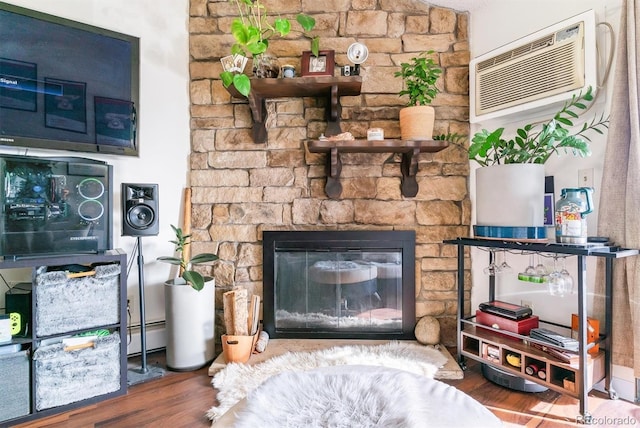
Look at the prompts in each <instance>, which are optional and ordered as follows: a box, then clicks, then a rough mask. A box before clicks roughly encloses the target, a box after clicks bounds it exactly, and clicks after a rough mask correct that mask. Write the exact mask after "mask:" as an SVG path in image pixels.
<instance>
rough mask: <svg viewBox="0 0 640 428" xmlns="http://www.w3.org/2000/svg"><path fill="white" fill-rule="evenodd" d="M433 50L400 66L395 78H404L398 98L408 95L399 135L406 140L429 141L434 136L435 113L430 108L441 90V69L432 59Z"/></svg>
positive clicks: (401, 117)
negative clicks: (438, 85) (439, 83)
mask: <svg viewBox="0 0 640 428" xmlns="http://www.w3.org/2000/svg"><path fill="white" fill-rule="evenodd" d="M434 53H435V52H434V51H432V50H430V51H427V52H422V53H421V54H420V55H418V56H416V57H413V58H411V60H410V62H403V63H401V64H400V68H401V69H400V71H397V72H396V73H395V74H394V76H395V77H401V78H402V80H403V89H402V90H401V91H400V92H399V93H398V95H399V96H403V95H408V96H409V101H408V103H407V106H406V107H404V108H403V109H401V110H400V134H401V136H402V139H403V140H430V139H431V137H432V135H433V124H434V121H435V110H434V108H433V107H431V106H430V105H429V104H431V102H432V101H433V99H434V98H435V96H436V95H437V94H438V92H439V90H438V87H437V86H436V82H437V81H438V78H439V77H440V75H441V74H442V69H441V68H440V66H439V65H438V64H436V62H435V61H434V60H433V58H432V57H431V56H432V55H433V54H434Z"/></svg>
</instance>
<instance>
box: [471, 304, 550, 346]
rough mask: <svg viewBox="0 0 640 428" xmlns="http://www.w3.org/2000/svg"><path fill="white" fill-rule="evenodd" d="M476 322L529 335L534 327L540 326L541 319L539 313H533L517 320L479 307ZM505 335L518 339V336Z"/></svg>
mask: <svg viewBox="0 0 640 428" xmlns="http://www.w3.org/2000/svg"><path fill="white" fill-rule="evenodd" d="M476 322H477V323H478V324H484V325H488V326H491V327H493V328H495V329H499V330H506V331H510V332H512V333H518V334H521V335H523V336H528V335H529V332H530V331H531V329H532V328H538V322H539V319H538V316H537V315H531V316H529V317H527V318H523V319H521V320H517V321H516V320H512V319H509V318H505V317H501V316H498V315H494V314H490V313H487V312H482V311H481V310H479V309H478V310H476ZM504 336H505V337H508V338H510V339H515V340H518V338H516V337H511V336H507V335H504Z"/></svg>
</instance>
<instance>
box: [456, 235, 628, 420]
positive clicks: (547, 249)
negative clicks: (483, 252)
mask: <svg viewBox="0 0 640 428" xmlns="http://www.w3.org/2000/svg"><path fill="white" fill-rule="evenodd" d="M444 243H445V244H452V245H457V247H458V253H457V257H458V272H457V276H458V313H457V320H458V322H457V330H458V331H457V345H458V349H457V358H458V363H459V364H460V366H461V367H462V368H463V369H465V368H466V363H465V356H467V357H471V358H474V359H476V360H478V361H481V362H482V363H485V364H489V365H492V366H496V367H501V368H503V365H502V364H501V363H495V362H491V361H488V360H487V359H485V358H482V355H481V353H478V355H474V353H473V352H466V351H465V346H467V345H465V343H463V341H464V339H465V337H466V338H469V337H471V338H472V339H471V340H475V337H476V336H475V328H476V326H477V325H478V324H477V323H475V322H474V321H473V319H474V318H475V317H465V314H464V303H465V296H464V270H465V258H464V252H465V248H466V247H482V248H487V249H505V250H512V251H514V250H515V251H518V250H521V251H522V252H523V253H549V254H556V255H571V256H576V258H577V289H578V296H577V297H578V341H579V349H578V356H579V363H578V365H577V368H576V370H575V375H576V379H575V385H576V386H577V391H575V392H574V393H573V394H571V395H573V396H576V397H577V398H578V399H579V401H580V417H581V420H582V422H583V423H589V422H590V420H591V415H590V414H589V412H588V408H587V407H588V406H587V404H588V402H587V394H588V393H589V391H590V390H591V389H592V387H593V384H595V383H596V382H598V381H599V380H600V379H594V378H593V377H591V378H590V373H591V375H593V369H592V368H589V369H587V368H588V363H589V359H588V357H589V356H588V350H589V349H590V346H593V344H588V343H587V328H588V327H587V290H586V280H585V278H586V273H587V269H586V259H587V257H600V258H603V259H604V261H605V326H604V331H601V336H600V338H599V340H598V341H597V342H596V343H597V344H599V345H600V348H601V349H604V356H603V358H604V376H603V378H604V380H605V388H606V390H607V392H608V393H609V398H611V399H616V398H617V393H616V392H615V391H614V390H613V388H612V386H611V374H612V363H611V353H610V352H609V350H610V349H611V318H612V315H611V314H612V310H613V308H612V298H611V297H612V292H613V286H612V282H613V262H614V261H615V260H617V259H621V258H624V257H631V256H636V255H638V253H639V251H638V250H636V249H628V248H621V247H617V246H605V245H602V244H587V245H584V246H580V245H567V244H556V243H543V242H512V241H501V240H493V239H475V238H457V239H452V240H445V241H444ZM495 285H496V284H495V276H494V275H490V276H489V290H488V294H489V297H488V299H489V300H490V301H491V300H495ZM501 334H502V335H504V334H507V335H508V336H512V338H515V339H516V340H518V339H520V340H522V341H525V340H526V341H531V339H530V338H529V337H528V336H521V335H518V334H515V333H508V332H504V331H501ZM499 337H500V336H498V335H497V334H496V333H493V332H491V328H490V327H486V326H483V328H482V334H478V335H477V339H478V340H479V341H480V342H479V343H481V341H483V340H487V341H489V342H495V343H496V344H497V346H503V342H504V340H502V341H501V340H500V339H499ZM512 343H513V342H512ZM504 346H507V347H509V346H510V345H509V343H508V342H507V343H506V344H504ZM526 346H527V345H520V344H518V347H516V346H515V345H512V347H515V348H516V349H519V350H520V351H521V352H523V353H524V355H525V356H527V352H528V349H529V348H527V347H526ZM467 349H468V348H467ZM508 349H511V348H508ZM531 355H534V356H535V358H544V357H542V356H540V355H538V354H537V353H536V352H533V351H532V352H531ZM532 358H533V357H532ZM549 358H550V359H551V360H552V361H553V358H552V357H549ZM592 364H594V363H593V362H592ZM556 366H559V367H560V366H561V365H560V364H559V363H557V364H556ZM512 372H514V373H516V374H517V371H514V370H512ZM523 377H524V376H523ZM527 379H528V380H533V379H529V378H527ZM601 379H602V378H601ZM534 381H535V380H534ZM537 383H540V384H543V385H546V386H549V384H548V383H547V382H540V381H537ZM552 386H553V385H552ZM553 389H554V390H556V391H559V392H565V393H569V392H570V391H568V390H564V389H563V388H562V387H559V386H558V387H554V388H553Z"/></svg>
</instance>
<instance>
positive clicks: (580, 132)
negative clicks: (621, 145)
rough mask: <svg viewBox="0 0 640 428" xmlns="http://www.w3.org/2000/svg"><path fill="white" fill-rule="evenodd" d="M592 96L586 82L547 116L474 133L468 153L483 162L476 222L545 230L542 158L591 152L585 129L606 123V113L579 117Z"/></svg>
mask: <svg viewBox="0 0 640 428" xmlns="http://www.w3.org/2000/svg"><path fill="white" fill-rule="evenodd" d="M592 101H593V92H592V89H591V88H590V87H589V88H587V89H586V90H585V91H583V92H580V93H578V94H577V95H574V96H573V97H572V98H571V99H570V100H568V101H567V102H565V103H564V105H563V106H562V108H560V110H558V111H557V112H556V113H555V114H554V115H553V116H552V117H551V118H550V119H549V120H547V121H544V122H540V123H528V124H525V125H523V126H522V127H520V128H518V129H516V131H515V136H514V137H512V138H510V139H506V138H504V137H503V133H504V131H505V130H504V128H497V129H495V130H493V131H488V130H486V129H483V130H482V131H480V132H477V133H476V134H475V135H474V136H473V138H472V139H471V144H470V145H469V159H471V160H474V161H475V162H477V163H478V164H479V165H480V166H481V168H478V169H477V170H476V220H477V225H479V226H508V227H528V228H531V227H534V228H537V229H539V230H540V231H541V232H540V233H544V227H543V226H544V193H545V191H544V177H545V172H544V164H545V163H546V162H547V160H548V159H549V158H550V157H551V156H552V155H553V154H564V153H570V154H573V155H574V156H583V157H584V156H589V155H590V154H591V150H590V148H589V143H590V139H589V137H588V133H589V132H596V133H598V134H602V133H603V131H604V129H606V128H607V127H608V123H609V120H608V118H605V117H604V115H601V116H599V117H597V116H596V117H594V118H593V119H591V120H588V121H584V122H582V123H580V124H578V123H577V119H579V117H580V113H584V111H586V110H587V107H588V104H589V103H590V102H592ZM533 233H534V237H540V238H543V237H544V236H538V235H537V233H538V232H537V231H535V230H534V231H533ZM476 235H478V233H476ZM492 237H493V236H492Z"/></svg>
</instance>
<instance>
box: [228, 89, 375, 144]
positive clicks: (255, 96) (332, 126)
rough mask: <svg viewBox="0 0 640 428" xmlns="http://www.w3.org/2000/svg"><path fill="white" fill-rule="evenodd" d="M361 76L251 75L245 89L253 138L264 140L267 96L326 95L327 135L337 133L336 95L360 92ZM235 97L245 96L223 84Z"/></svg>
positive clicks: (259, 140)
mask: <svg viewBox="0 0 640 428" xmlns="http://www.w3.org/2000/svg"><path fill="white" fill-rule="evenodd" d="M361 88H362V77H361V76H337V77H333V76H313V77H294V78H289V79H251V92H249V97H247V98H246V99H248V100H249V108H251V114H252V116H253V141H254V142H255V143H266V142H267V129H266V128H265V120H266V116H267V110H266V108H265V105H264V102H265V100H266V99H267V98H288V97H319V96H326V97H328V98H329V110H328V112H327V116H328V118H327V122H328V123H327V130H326V134H327V135H335V134H339V133H340V132H341V131H340V113H341V106H340V97H342V96H355V95H360V90H361ZM227 90H228V91H229V93H230V94H231V95H232V96H234V97H236V98H245V97H244V96H243V95H242V94H240V93H239V92H238V91H237V90H236V89H235V88H234V87H233V86H230V87H228V88H227Z"/></svg>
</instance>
